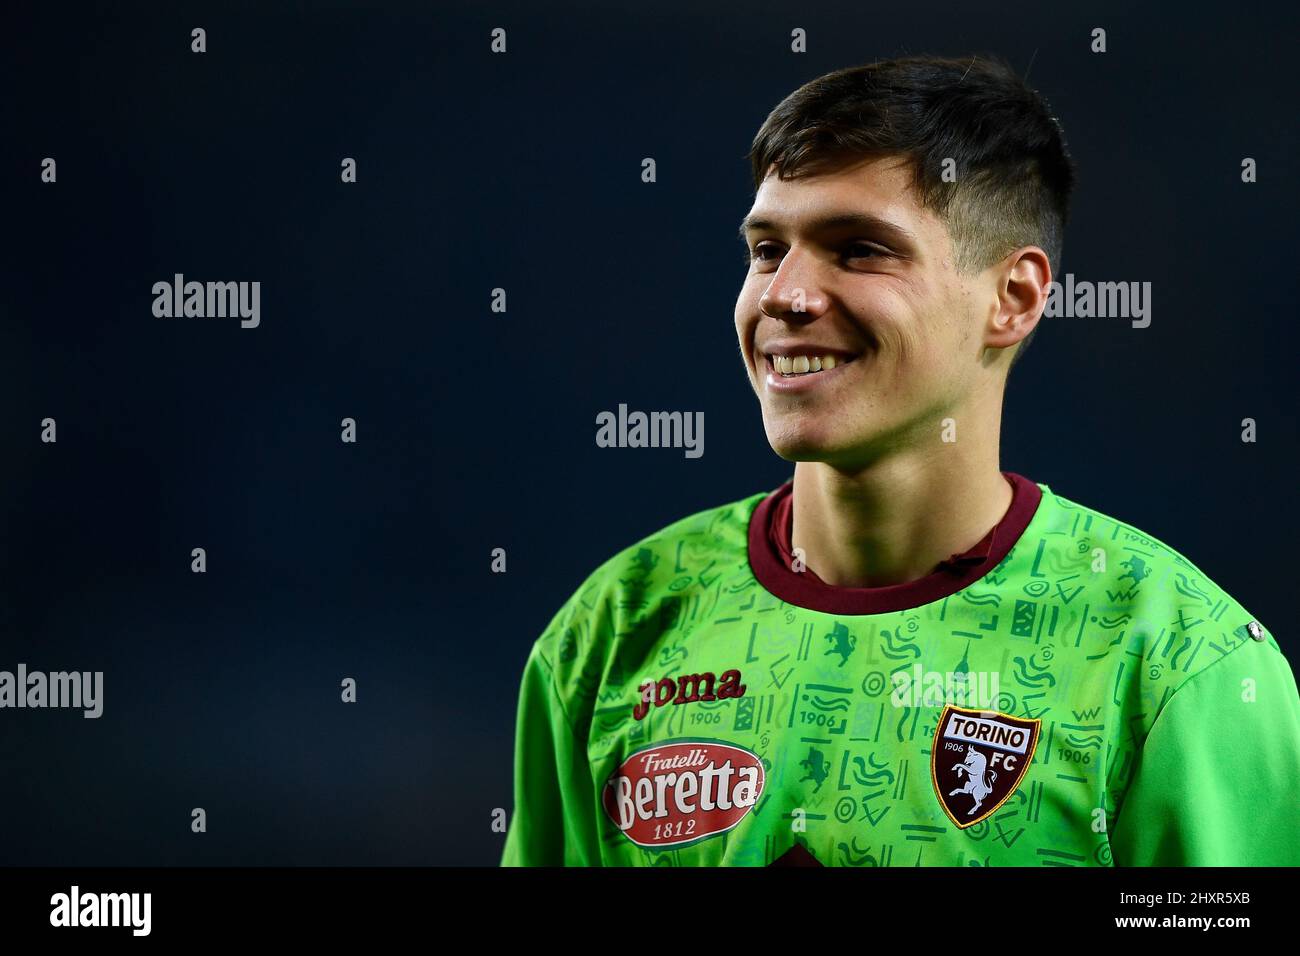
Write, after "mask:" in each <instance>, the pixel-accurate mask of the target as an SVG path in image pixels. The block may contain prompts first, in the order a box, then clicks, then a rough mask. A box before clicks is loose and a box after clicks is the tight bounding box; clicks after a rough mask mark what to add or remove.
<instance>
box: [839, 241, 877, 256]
mask: <svg viewBox="0 0 1300 956" xmlns="http://www.w3.org/2000/svg"><path fill="white" fill-rule="evenodd" d="M845 251H846V252H847V253H848V258H850V259H873V258H880V257H881V256H885V255H888V253H886V252H885V250H884V249H881V248H880V247H879V246H873V245H872V244H871V243H869V242H854V243H850V244H849V246H848V247H847V248H846V250H845Z"/></svg>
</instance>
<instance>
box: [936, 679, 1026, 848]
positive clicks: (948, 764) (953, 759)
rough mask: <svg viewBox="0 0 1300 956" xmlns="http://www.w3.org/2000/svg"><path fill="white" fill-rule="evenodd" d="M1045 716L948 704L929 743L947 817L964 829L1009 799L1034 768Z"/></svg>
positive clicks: (939, 793)
mask: <svg viewBox="0 0 1300 956" xmlns="http://www.w3.org/2000/svg"><path fill="white" fill-rule="evenodd" d="M1041 724H1042V721H1041V720H1023V719H1021V718H1019V717H1011V716H1009V715H1007V714H1000V713H996V712H995V711H991V710H966V709H964V708H961V707H953V706H952V705H951V704H949V705H948V706H947V707H945V708H944V709H943V713H942V714H941V715H940V716H939V725H938V726H937V727H935V729H934V745H933V746H932V747H931V748H930V777H931V779H932V780H933V781H934V792H935V793H936V794H937V795H938V797H939V805H940V806H942V807H943V810H944V813H946V814H948V819H949V820H951V821H952V822H953V823H955V824H957V826H958V827H959V828H961V829H963V830H964V829H965V828H966V827H969V826H972V825H974V824H976V823H979V822H980V821H981V820H983V819H985V818H987V817H988V816H989V815H990V814H992V813H993V811H994V810H996V809H997V808H998V807H1000V806H1002V804H1003V803H1005V802H1006V800H1007V798H1008V797H1010V796H1011V794H1013V793H1015V791H1016V787H1018V786H1019V785H1020V781H1021V780H1022V779H1023V778H1024V776H1025V772H1026V771H1027V770H1028V769H1029V763H1030V761H1032V760H1033V759H1034V749H1035V748H1036V747H1037V746H1038V731H1039V727H1040V725H1041Z"/></svg>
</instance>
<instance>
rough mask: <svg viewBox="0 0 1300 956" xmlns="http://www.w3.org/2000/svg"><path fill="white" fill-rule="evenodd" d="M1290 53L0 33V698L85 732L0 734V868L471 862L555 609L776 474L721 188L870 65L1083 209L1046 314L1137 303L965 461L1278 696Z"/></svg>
mask: <svg viewBox="0 0 1300 956" xmlns="http://www.w3.org/2000/svg"><path fill="white" fill-rule="evenodd" d="M119 7H129V8H130V9H120V8H119ZM1293 17H1294V15H1293V14H1291V13H1289V12H1287V13H1282V12H1278V13H1274V14H1264V13H1259V12H1256V11H1253V10H1252V9H1248V8H1245V7H1242V8H1240V9H1237V8H1234V9H1232V11H1231V12H1227V11H1225V10H1224V9H1222V8H1215V9H1214V11H1213V12H1211V11H1209V10H1207V11H1205V12H1199V11H1194V10H1187V9H1180V10H1179V11H1178V12H1177V13H1176V14H1175V15H1174V16H1173V18H1170V17H1169V16H1165V15H1160V14H1157V13H1140V12H1133V11H1129V10H1127V5H1114V6H1110V7H1104V6H1101V7H1093V8H1092V9H1091V10H1090V11H1089V12H1088V13H1086V14H1085V13H1070V12H1063V11H1060V10H1058V9H1056V8H1055V7H1049V6H1045V5H1044V6H1040V5H1024V6H1019V7H1004V8H1000V9H998V10H996V11H995V10H993V9H992V8H989V7H986V6H984V5H974V4H965V3H953V4H950V5H942V4H924V5H913V6H910V7H909V8H907V9H899V8H897V7H896V6H892V5H889V6H883V5H874V4H853V5H848V4H826V3H801V4H799V5H797V6H794V5H790V4H777V3H766V2H765V3H718V4H709V5H707V7H705V6H702V5H700V4H696V3H653V4H640V3H638V4H623V3H595V2H592V3H547V4H539V5H536V6H535V7H534V6H533V5H514V4H490V5H489V4H482V5H480V4H465V5H459V4H438V5H436V6H434V5H425V4H418V5H417V4H409V5H407V4H396V3H367V4H365V5H364V7H363V6H362V5H361V4H342V3H324V4H311V5H308V4H300V5H293V4H285V3H278V4H274V3H273V4H228V3H221V4H216V3H213V4H183V3H182V4H165V5H163V4H157V5H141V4H122V5H109V4H105V5H103V6H98V7H90V6H69V5H65V4H59V3H49V4H42V5H41V6H40V8H39V11H38V12H37V11H33V10H18V9H7V10H6V13H5V20H4V33H3V41H2V42H3V46H0V69H2V70H3V72H2V73H0V81H2V82H3V90H4V95H3V98H2V99H0V111H2V112H0V121H2V122H3V150H2V156H0V162H2V163H3V166H2V167H0V189H2V190H3V193H2V194H0V199H2V200H3V210H4V224H5V229H4V233H5V236H6V239H7V243H6V245H7V247H8V249H7V253H6V255H5V256H4V257H3V261H4V273H3V279H4V281H3V284H2V291H0V320H2V324H0V356H2V357H3V374H2V375H0V442H3V444H2V446H0V447H3V450H4V457H3V479H4V481H3V495H0V520H2V522H3V524H2V525H0V669H8V670H13V669H14V668H15V667H16V665H17V664H18V663H19V662H20V661H21V662H24V663H26V664H27V666H28V667H29V668H30V669H33V670H45V671H52V670H92V671H93V670H101V671H103V672H104V674H105V677H104V716H103V717H101V718H100V719H98V720H85V719H83V718H82V717H81V716H80V713H79V712H76V711H66V710H65V711H60V710H46V711H29V710H25V711H16V710H4V711H0V825H2V827H3V836H2V837H0V863H6V864H26V865H33V864H51V865H101V864H114V865H174V864H253V865H260V864H486V865H491V864H494V863H496V861H497V860H498V859H499V856H500V849H501V844H502V835H501V834H499V833H494V832H492V830H491V828H490V820H491V816H490V815H491V812H492V810H493V808H496V807H501V808H505V809H507V810H508V809H509V808H510V806H511V792H510V785H511V777H512V767H511V749H512V743H513V733H514V711H515V700H516V695H517V691H518V680H519V676H520V672H521V669H522V667H523V662H524V658H525V656H526V654H527V651H528V648H529V646H530V644H531V642H532V641H533V640H534V639H535V638H536V637H537V636H538V635H539V634H540V633H541V630H542V629H543V628H544V627H545V625H546V623H547V622H548V621H549V619H550V617H551V615H552V614H553V613H554V612H555V611H556V609H558V607H559V606H560V604H561V603H562V602H563V601H564V600H565V599H566V598H567V597H568V596H569V595H570V594H571V593H572V592H573V591H574V590H575V589H576V588H577V586H578V585H579V583H580V582H581V581H582V579H583V578H584V577H585V576H586V575H587V574H588V573H589V572H590V571H591V570H593V569H594V568H595V567H596V566H597V565H598V564H599V563H600V562H601V561H603V560H604V559H605V558H606V557H608V556H609V555H611V554H612V553H613V552H614V551H615V550H617V549H620V548H622V547H624V546H626V545H628V544H630V543H632V542H633V541H635V540H637V539H638V538H640V537H643V536H644V535H647V534H649V533H651V532H652V531H654V530H657V529H658V528H660V527H662V526H664V525H666V524H668V523H669V522H671V521H674V520H676V519H678V518H680V517H683V516H685V515H687V514H690V513H693V512H696V511H700V510H703V509H705V508H708V507H713V506H715V505H718V504H722V503H724V502H728V501H733V500H735V499H738V498H741V497H744V496H747V495H750V494H753V493H755V492H758V491H762V490H765V489H769V488H772V487H775V486H776V485H777V484H779V483H780V482H781V481H783V480H785V478H787V477H788V475H789V474H790V469H791V467H792V466H790V465H788V464H787V463H785V462H783V461H781V460H780V459H778V458H777V457H776V456H775V455H774V454H773V453H772V452H771V450H770V448H769V447H768V446H767V443H766V440H765V438H764V433H763V428H762V421H761V418H760V415H759V409H758V405H757V402H756V400H755V398H754V396H753V394H752V392H751V391H750V389H749V386H748V383H747V381H746V379H745V376H744V371H743V367H742V364H741V361H740V358H739V354H738V350H737V345H736V341H735V333H734V329H733V325H732V310H733V307H734V303H735V298H736V295H737V293H738V291H739V288H740V283H741V280H742V277H743V275H744V267H743V266H742V264H741V254H742V251H743V250H742V247H741V245H740V243H739V242H738V241H737V240H736V238H735V230H736V226H737V224H738V222H739V220H740V219H741V217H742V216H743V215H744V214H745V213H746V212H747V211H748V208H749V204H750V202H751V199H752V188H751V184H750V182H749V179H748V165H747V161H746V152H747V149H748V146H749V142H750V140H751V139H752V137H753V134H754V132H755V131H756V130H757V128H758V126H759V125H760V124H761V122H762V120H763V119H764V117H765V116H766V115H767V112H768V111H769V110H770V109H771V108H772V107H773V106H774V105H775V104H776V103H777V102H778V101H779V100H780V99H781V98H782V97H784V96H785V95H786V94H787V93H789V92H790V91H791V90H793V89H794V88H795V87H796V86H798V85H799V84H801V83H803V82H805V81H807V80H809V79H811V78H813V77H815V76H817V75H820V74H822V73H825V72H827V71H829V70H832V69H837V68H840V67H844V66H849V65H854V64H858V63H863V62H867V61H870V60H873V59H877V58H881V57H888V56H895V55H901V54H908V53H936V54H945V55H961V54H968V53H973V52H993V53H998V54H1001V55H1003V56H1005V57H1006V58H1007V59H1008V60H1009V61H1010V62H1011V63H1012V64H1013V65H1014V66H1015V67H1016V68H1017V69H1018V70H1020V71H1021V73H1022V75H1023V74H1024V73H1025V71H1026V70H1028V72H1029V78H1030V81H1031V84H1032V85H1034V86H1035V87H1037V88H1038V89H1039V90H1041V92H1043V94H1044V95H1045V96H1046V97H1047V98H1048V100H1049V102H1050V103H1051V104H1052V106H1053V108H1054V111H1055V112H1056V114H1057V115H1058V116H1059V117H1060V119H1061V122H1062V124H1063V126H1064V128H1065V132H1066V136H1067V139H1068V142H1069V145H1070V148H1071V150H1072V153H1073V155H1074V157H1075V159H1076V161H1077V162H1078V164H1079V167H1080V175H1081V179H1080V186H1079V191H1078V194H1077V196H1076V200H1075V211H1074V216H1073V219H1072V222H1071V225H1070V228H1069V230H1068V232H1067V237H1066V244H1065V257H1064V263H1063V266H1064V268H1063V271H1064V272H1072V273H1074V274H1075V276H1076V277H1077V278H1080V279H1092V280H1094V281H1149V282H1151V283H1152V284H1153V292H1152V322H1151V325H1150V327H1149V328H1146V329H1133V328H1131V326H1130V323H1129V322H1128V321H1127V320H1123V319H1069V318H1058V319H1054V320H1048V321H1046V322H1045V323H1044V326H1043V328H1042V330H1041V331H1040V332H1039V334H1038V335H1037V336H1036V337H1035V341H1034V344H1033V347H1032V348H1031V349H1030V350H1029V352H1028V353H1027V354H1026V356H1025V360H1024V362H1022V363H1021V364H1020V365H1019V366H1018V367H1017V369H1016V370H1015V372H1014V373H1013V375H1012V378H1011V383H1010V387H1009V390H1008V395H1007V400H1006V410H1005V416H1004V425H1003V457H1002V467H1003V468H1005V469H1007V470H1012V471H1017V472H1019V473H1021V474H1023V475H1026V476H1028V477H1030V478H1032V479H1033V480H1035V481H1040V482H1044V483H1047V484H1048V485H1050V486H1051V487H1052V489H1053V490H1054V491H1055V492H1057V493H1058V494H1061V495H1064V496H1065V497H1068V498H1071V499H1073V500H1075V501H1078V502H1080V503H1082V504H1085V505H1087V506H1089V507H1092V508H1095V509H1097V510H1099V511H1101V512H1103V513H1104V514H1108V515H1111V516H1113V517H1115V518H1118V519H1120V520H1122V521H1126V522H1128V523H1130V524H1133V525H1135V526H1136V527H1138V528H1140V529H1141V530H1143V531H1145V532H1147V533H1148V534H1150V535H1153V536H1155V537H1157V538H1159V539H1161V540H1162V541H1164V542H1165V543H1167V544H1168V545H1170V546H1171V547H1173V548H1175V549H1177V550H1178V551H1180V552H1181V553H1183V554H1184V555H1185V556H1187V557H1188V558H1189V559H1190V560H1191V561H1193V562H1194V563H1195V564H1197V565H1198V566H1199V567H1200V568H1201V569H1202V570H1203V571H1204V572H1205V573H1206V574H1207V575H1209V576H1210V578H1211V579H1212V580H1214V581H1215V582H1216V583H1218V584H1219V585H1221V586H1222V587H1223V588H1224V589H1226V590H1227V591H1228V593H1230V594H1231V595H1233V596H1234V597H1235V598H1237V599H1238V600H1239V601H1240V602H1241V603H1242V604H1243V605H1245V606H1246V608H1247V609H1248V610H1249V611H1250V612H1251V613H1252V614H1253V615H1255V616H1256V617H1258V618H1259V619H1260V620H1261V621H1263V622H1264V623H1265V624H1266V625H1267V626H1268V627H1269V628H1270V629H1272V630H1273V631H1274V632H1275V634H1276V635H1277V637H1278V639H1279V640H1280V641H1281V642H1282V645H1283V647H1284V648H1285V649H1287V651H1288V653H1289V654H1291V655H1292V656H1293V659H1294V654H1295V653H1296V650H1297V644H1296V640H1295V637H1294V635H1293V632H1292V628H1291V619H1290V618H1288V617H1287V614H1289V613H1291V610H1292V606H1293V605H1292V602H1293V592H1294V588H1295V583H1294V577H1295V571H1294V564H1293V563H1292V562H1291V560H1290V553H1291V542H1292V541H1293V540H1294V539H1295V536H1296V531H1297V528H1296V513H1295V509H1294V506H1293V488H1294V486H1295V463H1296V454H1295V448H1296V438H1297V435H1296V432H1297V429H1296V423H1295V420H1294V413H1295V392H1294V388H1293V382H1292V375H1293V369H1294V368H1295V349H1296V340H1297V336H1296V332H1295V319H1296V309H1295V305H1294V301H1295V300H1294V274H1295V267H1294V256H1295V243H1294V223H1295V221H1296V213H1297V203H1296V187H1295V175H1296V173H1295V168H1294V156H1295V155H1296V152H1297V143H1296V133H1295V123H1294V103H1295V84H1294V79H1293V77H1294V65H1295V64H1294V53H1293V50H1292V44H1293V36H1294V29H1295V22H1294V18H1293ZM196 26H201V27H204V28H205V29H206V30H207V42H208V52H207V53H204V54H201V55H200V54H194V53H191V52H190V30H191V29H192V28H194V27H196ZM498 26H501V27H504V28H506V30H507V31H508V50H509V52H508V53H507V54H505V55H493V54H492V53H491V52H490V50H489V42H490V37H489V34H490V31H491V30H492V28H494V27H498ZM1096 26H1101V27H1104V28H1105V29H1106V31H1107V35H1108V48H1109V52H1107V53H1105V54H1100V55H1099V54H1094V53H1092V52H1090V49H1089V47H1090V42H1091V37H1090V32H1091V30H1092V28H1093V27H1096ZM796 27H801V28H803V29H805V30H807V33H808V38H809V40H808V47H809V52H808V53H807V54H803V55H798V54H794V53H791V52H790V49H789V47H790V31H791V30H792V29H794V28H796ZM47 156H49V157H53V158H55V159H56V160H57V162H58V183H57V184H55V185H48V184H43V183H42V182H41V181H40V163H41V160H42V159H44V158H45V157H47ZM345 156H346V157H354V158H355V159H356V160H357V163H358V178H359V182H358V183H357V184H355V185H343V184H342V183H340V181H339V172H340V161H341V160H342V158H343V157H345ZM647 156H650V157H654V158H655V160H656V161H657V164H658V182H657V183H654V184H645V183H642V182H641V179H640V172H641V165H640V164H641V160H642V159H643V158H644V157H647ZM1247 156H1249V157H1253V158H1254V159H1256V160H1257V162H1258V164H1259V181H1258V182H1257V183H1255V184H1250V185H1247V184H1243V183H1242V182H1241V178H1240V169H1241V161H1242V159H1243V157H1247ZM177 272H180V273H184V274H185V276H186V277H187V278H188V279H198V280H200V281H207V280H213V281H227V280H244V281H251V280H258V281H260V282H261V283H262V302H261V308H262V321H261V326H260V327H259V328H256V329H242V328H240V326H239V322H238V320H237V319H193V318H191V319H158V318H155V317H154V316H153V315H152V311H151V307H152V301H153V296H152V292H151V288H152V285H153V283H154V282H157V281H160V280H161V281H170V279H171V277H172V275H173V274H174V273H177ZM496 287H502V288H505V289H506V290H507V294H508V309H509V310H508V312H507V313H506V314H504V315H500V314H495V313H493V312H491V311H490V310H489V304H490V297H491V290H492V289H494V288H496ZM620 402H622V403H626V404H627V405H628V406H629V407H630V408H632V409H640V410H681V411H703V412H704V413H705V426H706V427H705V432H704V437H705V454H704V457H703V458H701V459H698V460H692V459H687V458H685V457H684V456H683V454H682V451H681V450H680V449H621V450H620V449H600V448H597V447H596V444H595V440H594V435H595V416H596V414H597V413H598V412H600V411H602V410H615V409H617V407H618V405H619V403H620ZM47 416H50V417H53V418H55V419H56V420H57V422H58V442H57V444H52V445H51V444H42V443H41V442H40V422H41V419H43V418H45V417H47ZM345 416H350V417H353V418H355V419H356V420H357V422H358V435H359V441H358V443H357V444H355V445H348V444H343V443H341V442H340V440H339V432H340V425H339V423H340V420H341V419H342V418H344V417H345ZM1246 417H1251V418H1254V419H1256V421H1257V422H1258V442H1257V443H1256V444H1243V443H1242V441H1241V438H1240V433H1241V420H1242V419H1243V418H1246ZM195 547H203V548H205V549H206V550H207V555H208V572H207V573H206V574H203V575H196V574H193V573H191V572H190V569H189V568H190V551H191V549H192V548H195ZM495 547H503V548H505V549H506V550H507V553H508V569H509V570H508V572H507V573H506V574H504V575H499V574H492V573H491V572H490V567H489V565H490V552H491V550H492V549H493V548H495ZM344 677H354V678H356V679H357V681H358V688H359V690H358V697H359V700H358V703H356V704H355V705H352V706H345V705H343V704H341V703H340V701H339V682H340V681H341V680H342V678H344ZM193 807H203V808H205V809H206V810H207V813H208V832H207V833H206V834H204V835H196V834H193V833H191V831H190V810H191V808H193Z"/></svg>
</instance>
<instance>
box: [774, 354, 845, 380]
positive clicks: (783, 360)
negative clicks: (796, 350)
mask: <svg viewBox="0 0 1300 956" xmlns="http://www.w3.org/2000/svg"><path fill="white" fill-rule="evenodd" d="M838 364H840V363H838V362H837V361H836V360H835V356H834V355H795V356H789V355H773V356H772V367H773V368H775V369H776V370H777V371H778V372H780V373H781V374H782V375H804V374H806V373H808V372H829V371H830V370H831V369H833V368H834V367H835V366H836V365H838Z"/></svg>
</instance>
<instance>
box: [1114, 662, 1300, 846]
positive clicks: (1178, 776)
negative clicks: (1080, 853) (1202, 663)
mask: <svg viewBox="0 0 1300 956" xmlns="http://www.w3.org/2000/svg"><path fill="white" fill-rule="evenodd" d="M1297 784H1300V696H1298V695H1297V692H1296V682H1295V677H1294V675H1293V674H1292V672H1291V668H1290V666H1289V665H1288V664H1287V661H1286V658H1285V657H1283V656H1282V654H1281V653H1280V652H1279V651H1278V650H1277V649H1276V647H1275V646H1271V645H1270V644H1265V643H1255V642H1250V643H1248V644H1246V645H1244V646H1241V647H1238V648H1236V649H1235V650H1233V651H1232V652H1230V653H1229V654H1227V655H1226V656H1224V657H1223V658H1222V659H1220V660H1218V661H1215V662H1214V663H1213V664H1211V665H1209V666H1208V667H1206V668H1205V670H1203V671H1201V672H1200V673H1198V674H1195V675H1193V676H1192V677H1191V678H1189V679H1188V680H1187V681H1186V683H1184V684H1183V685H1182V686H1180V687H1179V688H1178V689H1177V690H1176V691H1175V692H1174V693H1173V695H1172V696H1171V697H1170V698H1169V700H1168V701H1167V702H1166V704H1165V706H1164V709H1163V710H1161V711H1160V713H1159V715H1158V716H1157V718H1156V721H1155V724H1154V725H1153V726H1152V728H1151V732H1150V734H1149V735H1148V736H1147V739H1146V742H1145V744H1144V745H1143V747H1142V753H1141V757H1140V760H1139V763H1138V766H1137V769H1136V772H1135V775H1134V777H1133V780H1132V783H1131V785H1130V788H1129V790H1128V793H1127V795H1126V797H1125V798H1124V800H1123V803H1122V804H1121V805H1120V807H1119V817H1118V821H1117V822H1116V824H1115V826H1114V829H1113V832H1112V834H1111V850H1112V854H1113V858H1114V861H1115V863H1116V864H1117V865H1119V866H1296V865H1300V796H1297V793H1296V786H1297Z"/></svg>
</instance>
